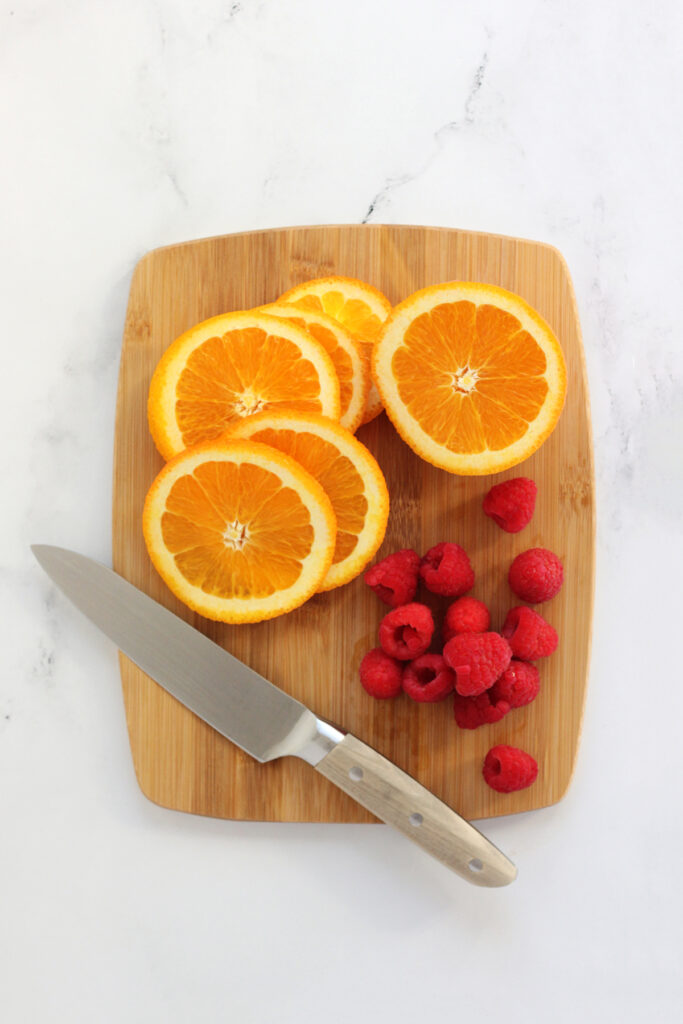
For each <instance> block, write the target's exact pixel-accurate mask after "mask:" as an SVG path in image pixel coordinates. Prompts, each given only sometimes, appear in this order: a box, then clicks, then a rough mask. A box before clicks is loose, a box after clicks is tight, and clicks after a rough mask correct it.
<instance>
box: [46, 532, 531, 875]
mask: <svg viewBox="0 0 683 1024" xmlns="http://www.w3.org/2000/svg"><path fill="white" fill-rule="evenodd" d="M32 551H33V553H34V555H35V557H36V558H37V560H38V562H39V563H40V565H41V566H42V568H43V569H44V570H45V572H46V573H47V574H48V576H50V578H51V579H52V580H53V581H54V582H55V583H56V584H57V586H58V587H59V588H60V589H61V590H62V591H63V592H64V593H65V594H66V596H67V597H68V598H69V599H70V600H71V601H72V602H73V603H74V604H75V605H76V607H77V608H78V609H79V610H80V611H81V612H83V614H84V615H86V616H87V617H88V618H89V619H90V620H91V621H92V622H94V623H95V625H96V626H97V627H98V628H99V629H100V630H102V632H103V633H105V634H106V635H107V636H108V637H109V638H110V639H111V640H113V641H114V643H115V644H116V645H117V646H118V647H119V648H120V649H121V650H122V651H123V652H124V653H125V654H126V655H128V657H129V658H131V659H132V661H134V662H135V663H136V664H137V665H138V666H139V667H140V668H141V669H142V670H143V672H146V673H147V675H149V676H151V678H152V679H154V680H156V682H158V683H159V684H160V685H161V686H163V687H164V689H165V690H167V691H168V692H169V693H170V694H172V695H173V696H174V697H175V698H176V699H177V700H179V701H180V702H181V703H182V704H184V705H185V706H186V707H187V708H189V709H190V710H191V711H193V712H194V713H195V714H196V715H198V716H199V717H200V718H202V719H203V720H204V721H205V722H208V723H209V725H211V726H213V728H214V729H216V730H217V731H218V732H219V733H221V734H222V735H223V736H225V737H226V738H227V739H229V740H231V741H232V742H233V743H235V744H237V746H239V747H241V748H242V750H245V751H246V752H247V753H248V754H251V756H252V757H254V758H256V760H258V761H262V762H265V761H270V760H272V759H273V758H276V757H283V756H286V755H291V756H295V757H299V758H302V759H303V760H305V761H307V762H308V763H309V764H311V765H313V766H314V767H315V768H316V770H317V771H318V772H320V773H321V774H322V775H324V776H325V777H326V778H328V779H329V780H330V781H332V782H334V784H335V785H337V786H339V787H340V788H341V789H343V790H344V792H346V793H348V794H349V795H350V796H352V797H353V798H354V799H355V800H357V801H358V802H359V803H360V804H362V805H363V806H364V807H366V808H367V809H368V810H370V811H372V813H374V814H376V815H377V817H379V818H381V819H382V820H383V821H385V822H387V823H388V824H390V825H393V826H394V827H395V828H397V829H398V830H399V831H401V832H403V833H404V835H406V836H408V837H409V838H410V839H412V840H414V841H415V842H416V843H418V844H419V845H420V846H422V847H423V848H424V849H425V850H426V851H427V852H429V853H430V854H432V856H434V857H436V858H438V859H439V860H441V861H442V862H443V863H444V864H446V865H448V867H450V868H451V869H452V870H454V871H456V872H457V873H458V874H460V875H462V876H463V877H464V878H466V879H467V880H468V881H470V882H473V883H474V884H475V885H481V886H500V885H507V884H509V883H510V882H511V881H513V880H514V878H515V877H516V874H517V870H516V868H515V866H514V864H512V862H511V861H509V860H508V858H507V857H506V856H505V855H504V854H503V853H501V851H500V850H498V849H497V847H495V846H494V845H493V844H492V843H491V842H489V840H488V839H486V837H485V836H483V835H482V833H481V832H479V831H478V830H477V829H475V828H474V826H473V825H471V824H470V823H469V822H467V821H465V819H464V818H461V817H460V815H458V814H457V813H456V812H455V811H454V810H452V808H450V807H448V806H447V805H446V804H444V803H443V802H442V801H441V800H439V799H438V798H437V797H436V796H434V794H433V793H430V792H429V791H428V790H426V789H425V788H424V787H423V786H422V785H421V784H420V783H418V782H417V781H416V780H415V779H413V778H412V777H411V776H409V775H407V774H406V773H405V772H403V771H402V770H401V769H400V768H398V767H397V766H396V765H395V764H393V763H392V762H391V761H388V760H387V759H386V758H385V757H383V756H382V755H381V754H379V753H378V752H377V751H376V750H374V749H373V748H372V747H369V746H368V745H367V744H365V743H363V742H362V741H360V740H358V739H357V738H356V737H354V736H351V735H350V734H345V733H342V732H340V731H339V730H338V729H336V728H335V727H333V726H332V725H330V724H329V723H328V722H325V721H323V720H322V719H320V718H317V717H316V715H314V714H313V712H312V711H311V710H310V709H309V708H307V707H305V705H303V704H301V703H300V702H299V701H297V700H295V699H294V698H293V697H290V696H289V695H288V694H286V693H284V692H283V691H282V690H280V689H278V687H277V686H274V685H273V684H272V683H271V682H269V681H268V680H267V679H264V678H263V676H260V675H259V674H258V672H254V671H253V669H251V668H249V667H248V666H247V665H245V664H244V663H243V662H241V661H239V659H238V658H235V657H233V655H231V654H229V653H228V652H227V651H225V650H223V648H222V647H220V646H219V645H218V644H215V643H214V642H213V641H212V640H209V638H208V637H206V636H204V635H203V633H200V632H199V630H196V629H194V628H193V627H192V626H190V625H189V624H188V623H187V622H184V621H183V620H182V619H180V618H179V617H178V616H177V615H174V614H173V613H172V612H170V611H168V609H166V608H164V607H163V606H162V605H160V604H159V603H158V602H157V601H154V600H152V598H150V597H148V596H147V595H146V594H144V593H142V591H140V590H138V589H137V588H136V587H134V586H133V585H132V584H130V583H128V581H127V580H125V579H123V577H122V576H119V575H118V574H117V573H115V572H114V571H113V570H112V569H109V568H107V567H106V566H104V565H102V564H100V563H99V562H95V561H94V560H93V559H90V558H87V557H86V556H84V555H80V554H78V553H77V552H75V551H68V550H66V549H65V548H58V547H51V546H49V545H44V544H37V545H34V546H33V547H32Z"/></svg>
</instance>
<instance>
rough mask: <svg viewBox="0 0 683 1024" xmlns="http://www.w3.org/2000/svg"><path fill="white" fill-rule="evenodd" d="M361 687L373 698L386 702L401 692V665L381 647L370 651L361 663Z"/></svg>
mask: <svg viewBox="0 0 683 1024" xmlns="http://www.w3.org/2000/svg"><path fill="white" fill-rule="evenodd" d="M360 681H361V685H362V687H363V689H364V690H366V691H367V693H369V694H370V696H371V697H377V698H379V699H380V700H385V699H386V698H387V697H398V695H399V693H400V692H401V665H400V664H399V662H398V661H396V660H395V659H394V658H390V657H389V655H388V654H385V653H384V651H383V650H382V648H381V647H375V648H374V649H373V650H372V651H368V653H367V654H366V655H365V657H364V658H363V660H362V661H361V663H360Z"/></svg>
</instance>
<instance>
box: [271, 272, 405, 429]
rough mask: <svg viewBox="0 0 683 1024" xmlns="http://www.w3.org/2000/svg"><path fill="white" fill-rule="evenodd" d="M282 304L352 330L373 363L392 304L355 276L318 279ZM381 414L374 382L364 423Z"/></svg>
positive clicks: (301, 286)
mask: <svg viewBox="0 0 683 1024" xmlns="http://www.w3.org/2000/svg"><path fill="white" fill-rule="evenodd" d="M278 301H279V302H291V303H293V304H294V305H295V306H299V308H300V309H310V310H320V311H322V312H323V313H327V314H328V316H331V317H334V319H335V320H338V321H339V323H340V324H342V326H343V327H346V329H347V331H350V332H351V334H352V335H353V336H354V338H355V339H356V341H358V342H360V344H361V348H362V350H363V352H364V354H365V357H366V359H367V360H368V365H369V364H370V359H371V356H372V349H373V346H374V345H375V343H376V341H377V339H378V338H379V335H380V332H381V329H382V324H383V323H384V321H385V320H386V319H387V317H388V316H389V314H390V313H391V303H390V302H389V300H388V299H387V297H386V296H385V295H382V293H381V291H379V290H378V289H377V288H373V286H372V285H370V284H366V283H365V282H364V281H359V280H357V279H356V278H355V277H338V276H335V277H319V278H316V279H315V280H313V281H305V282H304V283H303V284H299V285H296V287H295V288H290V289H289V291H287V292H285V293H284V295H281V296H280V299H279V300H278ZM381 411H382V399H381V397H380V394H379V392H378V390H377V388H376V386H375V384H374V383H372V384H371V387H370V392H369V394H368V398H367V400H366V403H365V412H364V413H363V421H362V422H363V423H369V422H370V420H373V419H374V418H375V416H378V415H379V414H380V412H381Z"/></svg>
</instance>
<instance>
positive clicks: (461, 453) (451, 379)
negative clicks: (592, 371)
mask: <svg viewBox="0 0 683 1024" xmlns="http://www.w3.org/2000/svg"><path fill="white" fill-rule="evenodd" d="M373 376H374V379H375V381H376V383H377V386H378V388H379V391H380V394H381V396H382V399H383V400H384V405H385V407H386V410H387V413H388V415H389V417H390V419H391V421H392V422H393V424H394V426H395V427H396V429H397V430H398V432H399V434H401V436H402V437H403V439H404V440H405V441H406V442H407V443H408V444H409V445H410V447H411V448H412V449H413V450H414V451H415V452H417V454H418V455H421V456H422V458H423V459H426V460H427V462H431V463H432V464H433V465H435V466H440V467H441V468H442V469H446V470H448V471H449V472H451V473H461V474H464V475H477V474H484V473H497V472H499V471H500V470H503V469H508V468H509V467H510V466H515V465H517V463H519V462H522V461H523V460H524V459H526V458H528V456H529V455H531V454H532V452H534V451H536V449H537V448H538V447H540V445H541V444H542V443H543V441H544V440H545V439H546V438H547V437H548V435H549V434H550V432H551V431H552V430H553V428H554V426H555V424H556V423H557V421H558V419H559V416H560V413H561V411H562V406H563V403H564V397H565V391H566V385H567V374H566V369H565V363H564V357H563V355H562V349H561V348H560V344H559V342H558V340H557V338H556V337H555V335H554V334H553V332H552V331H551V329H550V327H549V326H548V324H547V323H546V322H545V320H543V319H542V317H541V316H539V314H538V313H537V312H536V311H535V310H534V309H532V308H531V306H529V305H528V303H526V302H525V301H524V299H522V298H520V297H519V295H514V294H513V293H512V292H508V291H505V290H504V289H503V288H497V287H495V286H494V285H489V284H475V283H472V282H466V283H463V282H459V281H455V282H452V283H449V284H441V285H435V286H434V287H431V288H424V289H422V291H419V292H415V293H414V295H411V296H409V297H408V298H407V299H405V301H404V302H401V303H400V305H398V306H396V308H395V309H394V311H393V313H392V315H391V317H390V318H389V320H388V321H387V323H386V324H385V326H384V329H383V331H382V336H381V338H380V340H379V341H378V343H377V345H376V346H375V349H374V352H373Z"/></svg>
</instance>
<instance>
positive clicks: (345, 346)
mask: <svg viewBox="0 0 683 1024" xmlns="http://www.w3.org/2000/svg"><path fill="white" fill-rule="evenodd" d="M262 308H263V312H264V313H267V314H268V315H269V316H277V317H282V318H283V319H284V320H288V321H289V322H290V323H292V324H297V325H298V326H299V327H304V328H305V329H306V330H307V331H308V332H309V334H312V335H313V337H314V338H315V340H316V341H319V342H320V344H321V345H322V346H323V348H324V349H325V351H326V352H327V354H328V355H329V357H330V359H331V360H332V362H333V363H334V369H335V371H336V374H337V377H338V378H339V399H340V402H341V411H340V414H339V422H340V423H341V425H342V427H346V429H347V430H350V431H351V433H352V434H353V433H354V431H356V430H357V429H358V427H359V426H360V425H361V421H362V419H363V412H364V410H365V401H366V399H367V397H368V392H369V390H370V367H369V366H368V361H367V359H366V358H364V355H363V354H361V351H360V345H359V344H358V342H357V341H355V340H354V338H353V335H351V334H350V333H349V332H348V331H347V330H346V328H345V327H342V325H341V324H340V323H339V321H338V320H334V319H333V318H332V317H331V316H328V315H327V314H326V313H320V312H313V311H312V310H310V309H298V308H297V307H296V306H292V305H291V304H289V303H285V302H274V303H272V305H270V306H263V307H262Z"/></svg>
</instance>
